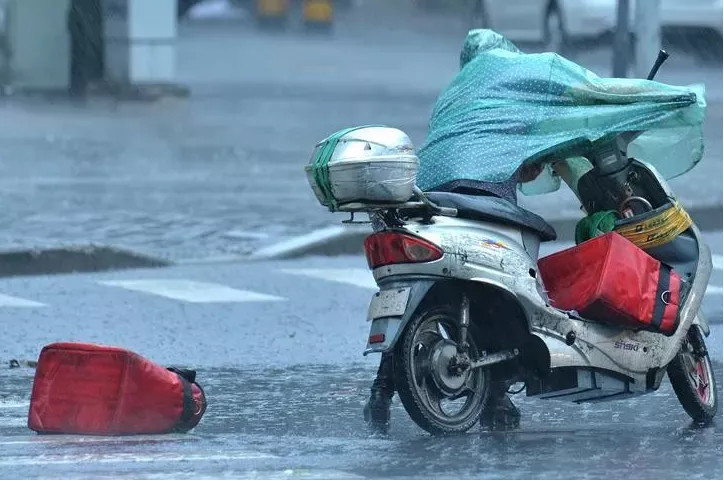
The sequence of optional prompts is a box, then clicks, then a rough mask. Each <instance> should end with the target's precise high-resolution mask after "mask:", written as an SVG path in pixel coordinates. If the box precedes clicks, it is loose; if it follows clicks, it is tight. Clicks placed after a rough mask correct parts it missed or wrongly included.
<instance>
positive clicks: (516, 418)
mask: <svg viewBox="0 0 724 481" xmlns="http://www.w3.org/2000/svg"><path fill="white" fill-rule="evenodd" d="M509 388H510V383H509V382H507V381H501V380H493V381H492V382H491V383H490V396H489V397H488V402H487V403H486V404H485V408H484V409H483V414H482V415H481V416H480V425H481V426H482V427H484V428H487V429H515V428H517V427H518V426H520V410H519V409H518V408H517V407H515V404H513V401H511V400H510V397H509V396H508V393H507V391H508V389H509Z"/></svg>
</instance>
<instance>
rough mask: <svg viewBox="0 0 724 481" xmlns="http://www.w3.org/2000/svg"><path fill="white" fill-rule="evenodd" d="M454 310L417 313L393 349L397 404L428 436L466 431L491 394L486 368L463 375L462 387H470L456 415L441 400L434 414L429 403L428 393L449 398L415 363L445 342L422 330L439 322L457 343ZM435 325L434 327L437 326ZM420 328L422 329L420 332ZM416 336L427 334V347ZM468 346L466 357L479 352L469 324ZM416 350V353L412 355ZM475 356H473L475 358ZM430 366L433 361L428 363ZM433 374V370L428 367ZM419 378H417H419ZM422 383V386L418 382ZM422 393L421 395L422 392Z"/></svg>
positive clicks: (448, 307)
mask: <svg viewBox="0 0 724 481" xmlns="http://www.w3.org/2000/svg"><path fill="white" fill-rule="evenodd" d="M458 315H459V314H458V313H457V310H456V309H454V308H453V307H452V306H439V307H434V308H432V309H429V310H426V311H424V312H422V313H420V314H417V315H416V316H415V317H414V318H413V319H412V320H410V322H409V323H408V324H407V326H405V331H404V332H403V333H402V337H401V338H400V340H399V341H398V342H397V346H396V350H395V363H394V382H395V387H396V389H397V393H398V395H399V396H400V401H401V402H402V405H403V406H404V407H405V410H406V411H407V413H408V414H409V416H410V417H411V418H412V420H413V421H414V422H415V423H416V424H417V425H418V426H420V427H421V428H422V429H424V430H425V431H427V432H429V433H430V434H458V433H464V432H466V431H468V430H469V429H470V428H471V427H473V426H474V425H475V424H476V423H477V422H478V420H479V419H480V415H481V413H482V411H483V408H484V407H485V404H486V402H487V400H488V396H489V394H490V373H489V370H488V369H475V370H472V371H470V372H469V373H466V374H464V375H463V376H464V377H465V379H466V382H465V385H466V386H468V384H471V385H472V386H470V387H471V388H470V390H469V391H468V390H466V391H468V392H469V393H470V395H469V399H466V401H465V403H464V404H463V409H461V410H460V413H459V414H458V415H455V416H447V415H446V413H444V410H443V409H442V406H441V401H438V402H437V405H438V407H439V408H440V410H439V411H437V412H436V411H435V409H433V408H432V407H431V405H432V404H434V403H435V401H433V400H431V398H430V397H429V395H428V394H429V393H432V392H433V391H437V392H436V393H435V394H434V395H435V396H440V397H442V398H443V400H445V399H451V396H448V395H446V394H445V393H443V392H442V391H441V390H440V388H439V387H438V386H437V385H436V384H435V381H434V380H433V379H432V374H430V373H427V374H425V373H422V372H421V369H422V368H421V367H420V365H419V364H418V363H417V360H420V361H422V362H423V364H424V362H425V359H428V360H430V359H432V355H433V352H434V350H433V349H430V347H432V346H436V345H439V343H440V342H444V341H442V340H443V337H442V336H441V335H440V336H439V340H438V341H435V340H434V335H433V334H432V332H431V331H425V330H424V328H425V327H426V325H427V324H432V323H440V324H443V325H444V326H445V331H446V332H447V333H448V336H449V338H450V339H451V340H454V341H459V332H458V331H457V324H458V322H457V319H458ZM436 325H437V324H436ZM421 328H423V330H421ZM418 333H421V334H426V336H427V338H429V340H430V345H429V346H427V347H425V348H420V346H421V345H422V342H421V339H419V338H418ZM467 337H468V343H469V344H470V350H469V355H470V357H471V358H472V357H474V356H473V354H472V353H476V355H477V353H478V352H479V351H478V349H477V344H476V341H475V339H476V338H477V336H476V329H475V326H473V325H471V326H470V328H469V330H468V336H467ZM416 351H417V353H415V352H416ZM475 357H476V356H475ZM428 364H429V365H431V364H432V362H429V363H428ZM429 369H430V372H432V368H429ZM418 377H419V378H420V379H418ZM423 382H424V387H423V386H421V385H419V383H423ZM423 390H424V393H425V394H423V393H422V392H421V391H423Z"/></svg>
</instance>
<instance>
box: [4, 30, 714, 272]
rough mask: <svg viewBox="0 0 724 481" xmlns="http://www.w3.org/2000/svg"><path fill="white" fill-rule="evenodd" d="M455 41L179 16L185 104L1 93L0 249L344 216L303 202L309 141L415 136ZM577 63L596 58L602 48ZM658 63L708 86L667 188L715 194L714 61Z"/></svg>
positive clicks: (244, 233)
mask: <svg viewBox="0 0 724 481" xmlns="http://www.w3.org/2000/svg"><path fill="white" fill-rule="evenodd" d="M462 38H463V37H462V32H461V33H460V35H457V34H456V35H447V36H444V35H436V36H427V37H426V36H424V35H422V34H416V33H406V32H405V30H404V29H402V28H400V29H397V30H394V31H388V32H384V33H383V32H380V31H373V32H371V33H370V32H369V31H367V30H363V29H359V28H357V29H354V28H350V29H349V30H348V31H347V30H344V29H343V28H341V27H340V29H339V31H338V32H337V33H335V35H334V36H333V37H331V38H327V37H324V36H321V37H320V36H312V37H308V36H301V35H298V34H291V33H290V34H288V35H283V34H279V35H276V34H268V35H267V34H260V33H258V32H255V31H253V30H250V29H249V27H248V26H246V25H233V24H232V25H227V24H222V25H205V24H204V25H185V26H183V27H182V28H181V30H180V37H179V43H178V57H179V58H178V63H179V67H178V70H179V77H180V79H181V80H182V81H183V82H185V83H187V84H188V85H189V86H190V87H191V88H192V92H193V94H192V96H191V98H190V99H188V100H164V101H161V102H158V103H153V104H145V103H128V102H126V103H121V104H116V103H113V102H110V101H108V100H104V99H94V100H92V101H90V102H89V103H88V104H87V105H85V106H79V105H71V104H69V103H68V102H65V101H62V100H55V101H47V100H41V99H38V100H27V99H25V100H19V99H15V98H12V97H10V98H8V99H5V100H2V101H1V102H0V170H1V171H2V172H3V175H2V176H1V177H0V203H2V205H3V209H2V210H0V225H2V226H3V228H2V229H0V248H27V247H39V246H41V247H42V246H57V245H58V244H87V243H89V242H93V243H99V244H106V245H108V244H110V245H113V246H117V247H124V248H129V249H132V250H137V251H141V252H144V253H148V254H152V255H156V256H163V257H169V258H172V259H187V258H199V257H205V256H213V255H223V254H246V253H249V252H251V251H253V250H255V249H256V248H259V247H260V246H264V245H266V244H268V243H269V242H273V241H275V240H278V239H279V238H281V237H285V236H289V235H297V234H302V233H306V232H308V231H309V230H311V229H313V228H318V227H325V226H327V225H329V224H333V223H335V222H337V221H339V220H341V219H342V218H343V217H342V216H334V215H330V214H329V213H328V212H327V211H326V210H325V209H323V208H322V207H321V206H319V204H317V202H316V200H315V199H314V197H313V195H312V193H311V190H310V188H309V186H308V184H307V181H306V179H305V176H304V172H303V166H304V165H305V164H306V163H307V162H308V159H309V156H310V154H311V151H312V148H313V145H314V144H315V143H316V142H317V141H319V140H320V139H322V138H324V137H325V136H327V135H328V134H329V133H330V132H333V131H335V130H337V129H339V128H342V127H346V126H349V125H357V124H365V123H380V122H381V123H386V124H388V125H394V126H398V127H401V128H403V129H404V130H405V131H407V132H408V133H409V134H410V135H411V136H412V138H413V140H414V141H415V142H416V143H420V142H422V140H423V139H424V136H425V131H426V127H427V122H428V117H429V111H430V108H431V106H432V104H433V102H434V99H435V97H436V95H437V93H438V92H439V90H440V89H441V88H442V87H443V86H444V85H445V84H446V82H448V80H449V79H450V77H451V76H452V75H453V74H454V72H455V69H456V64H457V61H458V60H457V59H458V52H459V48H460V43H461V41H462ZM576 59H577V60H579V61H580V62H581V63H583V64H585V65H587V66H589V67H591V68H593V69H594V70H596V71H597V72H599V73H602V74H606V73H607V72H608V69H609V68H610V66H609V64H610V52H606V51H605V50H601V49H599V50H592V51H589V52H586V53H580V54H578V55H577V57H576ZM670 62H671V63H670V65H669V64H667V66H666V67H665V68H664V69H662V80H665V81H670V82H674V83H686V82H694V81H701V80H703V81H705V82H706V83H707V84H708V85H709V86H710V88H709V96H710V108H709V114H708V118H707V121H706V126H707V134H706V135H707V157H706V158H705V160H704V161H703V162H702V163H701V164H700V165H699V166H697V167H696V169H694V170H693V171H692V172H690V173H689V174H687V175H686V176H684V177H682V178H680V179H676V180H674V181H673V182H672V186H673V188H674V190H675V191H676V192H677V193H678V194H679V195H680V197H681V198H682V200H683V202H684V204H685V205H686V206H687V207H692V206H695V205H700V204H707V205H712V204H715V205H721V199H722V197H721V196H722V190H721V182H720V180H721V177H722V170H721V169H722V163H721V158H722V144H721V126H722V101H721V96H720V95H719V96H718V97H717V90H718V91H719V92H720V86H721V68H720V67H715V66H708V67H707V66H702V65H698V64H696V63H693V62H691V61H688V60H687V57H685V56H679V57H672V60H671V61H670ZM521 204H522V205H523V206H526V207H528V208H531V209H532V210H534V211H536V212H538V213H540V214H542V215H543V216H545V217H555V216H563V215H566V216H571V215H578V214H579V210H578V204H577V203H576V202H575V201H574V198H573V196H572V195H571V194H568V193H567V192H561V193H560V194H556V195H550V196H543V197H534V198H524V199H522V200H521Z"/></svg>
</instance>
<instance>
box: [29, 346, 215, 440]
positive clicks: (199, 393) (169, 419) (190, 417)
mask: <svg viewBox="0 0 724 481" xmlns="http://www.w3.org/2000/svg"><path fill="white" fill-rule="evenodd" d="M195 378H196V372H195V371H191V370H181V369H176V368H165V367H163V366H159V365H158V364H155V363H153V362H151V361H149V360H147V359H145V358H143V357H141V356H139V355H138V354H136V353H134V352H131V351H128V350H126V349H121V348H118V347H111V346H102V345H97V344H82V343H74V342H61V343H55V344H50V345H48V346H45V347H44V348H43V350H42V351H41V352H40V358H39V359H38V364H37V367H36V371H35V380H34V381H33V391H32V395H31V397H30V412H29V413H28V427H29V428H30V429H31V430H33V431H35V432H37V433H40V434H90V435H106V436H107V435H129V434H161V433H170V432H186V431H189V430H190V429H193V428H194V427H195V426H196V425H197V424H198V423H199V421H200V420H201V417H202V416H203V415H204V413H205V411H206V396H205V395H204V391H203V389H202V388H201V386H199V385H198V384H196V379H195Z"/></svg>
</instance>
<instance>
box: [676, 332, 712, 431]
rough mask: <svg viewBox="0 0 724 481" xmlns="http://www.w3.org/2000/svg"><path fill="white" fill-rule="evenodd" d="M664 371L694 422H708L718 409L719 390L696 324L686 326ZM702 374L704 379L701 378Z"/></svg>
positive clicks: (702, 338) (702, 337)
mask: <svg viewBox="0 0 724 481" xmlns="http://www.w3.org/2000/svg"><path fill="white" fill-rule="evenodd" d="M667 373H668V375H669V381H671V386H672V387H673V388H674V392H675V393H676V397H677V398H678V399H679V402H680V403H681V406H682V407H683V408H684V411H686V413H687V414H688V415H689V416H691V419H693V420H694V422H696V423H697V424H704V425H706V424H709V423H711V421H712V420H713V419H714V416H716V413H717V408H718V404H719V391H718V390H717V386H716V377H715V376H714V369H713V367H712V365H711V359H709V353H708V352H707V351H706V344H705V343H704V336H702V334H701V331H700V330H699V327H698V326H692V327H691V328H690V329H689V332H688V333H687V335H686V338H685V339H684V342H683V343H682V345H681V350H680V351H679V352H678V353H677V354H676V357H674V359H673V360H672V361H671V363H669V366H668V368H667ZM702 376H704V377H706V378H707V379H702ZM693 377H696V378H697V379H696V380H694V379H693Z"/></svg>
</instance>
